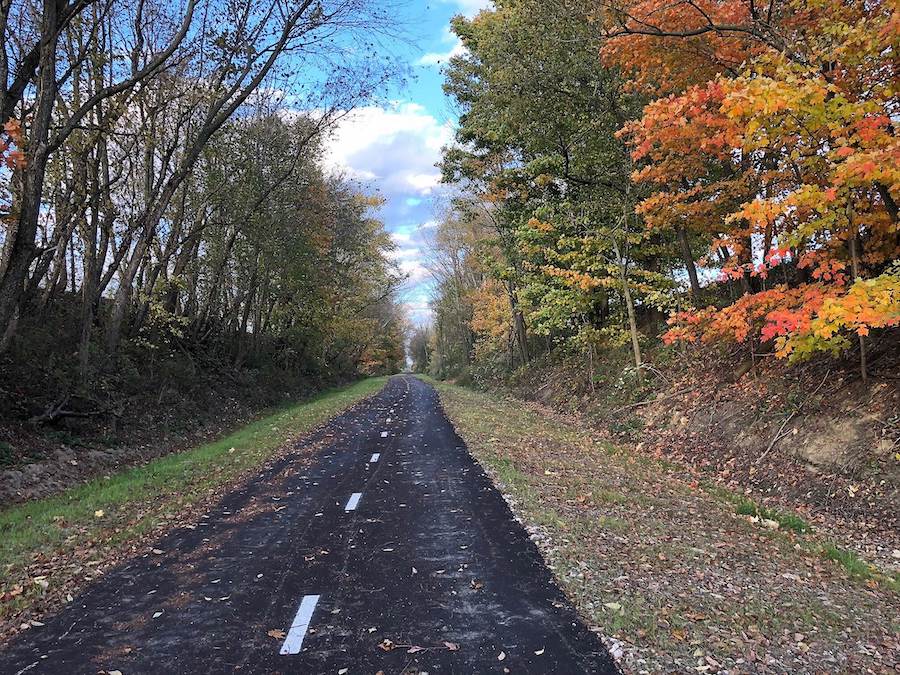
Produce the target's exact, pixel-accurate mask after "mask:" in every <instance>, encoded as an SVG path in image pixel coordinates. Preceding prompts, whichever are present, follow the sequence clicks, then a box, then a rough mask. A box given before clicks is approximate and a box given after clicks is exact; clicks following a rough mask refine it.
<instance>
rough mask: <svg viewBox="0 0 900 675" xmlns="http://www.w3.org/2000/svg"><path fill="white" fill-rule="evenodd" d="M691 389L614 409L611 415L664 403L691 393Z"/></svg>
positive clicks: (687, 388)
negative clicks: (669, 399)
mask: <svg viewBox="0 0 900 675" xmlns="http://www.w3.org/2000/svg"><path fill="white" fill-rule="evenodd" d="M692 389H693V387H685V388H684V389H679V390H678V391H673V392H672V393H671V394H666V395H665V396H659V397H657V398H651V399H650V400H649V401H638V402H637V403H631V404H629V405H626V406H622V407H621V408H616V409H615V410H613V411H612V414H613V415H618V414H619V413H620V412H625V411H626V410H630V409H631V408H640V407H641V406H642V405H650V404H651V403H656V402H657V401H665V400H666V399H667V398H672V397H673V396H679V395H680V394H686V393H687V392H689V391H691V390H692Z"/></svg>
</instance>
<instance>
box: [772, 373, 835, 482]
mask: <svg viewBox="0 0 900 675" xmlns="http://www.w3.org/2000/svg"><path fill="white" fill-rule="evenodd" d="M829 375H831V369H829V370H828V372H826V373H825V377H823V378H822V381H821V382H820V383H819V386H818V387H816V388H815V389H814V390H813V392H812V393H811V394H810V395H809V396H807V397H806V398H805V399H803V400H802V401H801V402H800V405H798V406H797V407H796V408H795V409H794V411H793V412H792V413H791V414H790V415H788V416H787V418H786V419H785V420H784V422H782V423H781V426H780V427H779V428H778V432H777V433H776V434H775V436H774V437H773V438H772V441H771V442H770V443H769V447H768V448H766V451H765V452H764V453H763V454H761V455H760V456H759V457H758V458H757V459H756V462H755V463H756V464H759V463H760V462H761V461H763V459H765V458H766V456H767V455H768V454H769V453H770V452H772V448H774V447H775V444H776V443H778V441H780V440H781V439H782V438H784V437H785V436H787V435H788V434H784V433H782V432H783V431H784V428H785V427H786V426H787V425H788V423H790V421H791V420H792V419H794V417H795V416H796V415H797V413H799V412H800V411H801V410H803V406H805V405H806V403H807V402H808V401H809V399H811V398H812V397H813V396H815V395H816V394H817V393H819V389H821V388H822V387H823V386H824V385H825V381H826V380H827V379H828V376H829Z"/></svg>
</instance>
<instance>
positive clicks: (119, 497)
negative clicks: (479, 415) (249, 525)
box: [0, 377, 387, 618]
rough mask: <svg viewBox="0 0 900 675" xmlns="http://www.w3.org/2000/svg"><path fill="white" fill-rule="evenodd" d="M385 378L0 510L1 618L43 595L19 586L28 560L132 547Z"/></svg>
mask: <svg viewBox="0 0 900 675" xmlns="http://www.w3.org/2000/svg"><path fill="white" fill-rule="evenodd" d="M386 380H387V378H383V377H381V378H370V379H366V380H361V381H359V382H356V383H354V384H352V385H349V386H347V387H342V388H337V389H330V390H327V391H325V392H322V393H321V394H318V395H316V396H314V397H312V398H309V399H306V400H304V401H302V402H299V403H293V404H288V405H286V406H283V407H280V408H276V409H275V410H274V411H273V412H271V413H270V414H268V415H266V416H264V417H261V418H260V419H258V420H256V421H255V422H252V423H250V424H248V425H246V426H244V427H242V428H240V429H237V430H235V431H233V432H231V433H229V434H227V435H225V436H223V437H222V438H220V439H218V440H215V441H212V442H210V443H206V444H204V445H201V446H199V447H196V448H193V449H191V450H187V451H184V452H179V453H173V454H170V455H166V456H165V457H161V458H159V459H155V460H153V461H151V462H148V463H147V464H145V465H143V466H137V467H134V468H131V469H128V470H126V471H123V472H121V473H118V474H114V475H111V476H106V477H100V478H95V479H94V480H91V481H90V482H88V483H85V484H83V485H79V486H76V487H73V488H71V489H69V490H67V491H65V492H62V493H60V494H58V495H54V496H51V497H47V498H44V499H38V500H35V501H32V502H28V503H25V504H20V505H17V506H13V507H10V508H8V509H6V510H4V511H0V571H2V572H3V579H4V582H5V583H4V584H3V586H6V582H8V583H9V584H10V585H9V586H8V587H7V588H4V587H2V586H0V618H4V617H8V616H10V614H13V613H16V612H18V611H20V610H21V609H23V608H24V607H26V606H27V605H28V604H29V596H30V595H32V594H34V593H35V592H40V591H41V590H42V588H43V585H42V584H37V585H36V586H35V587H32V586H31V585H29V584H26V585H25V588H24V589H23V588H22V587H21V586H22V584H21V577H22V574H23V572H24V571H25V570H26V569H27V568H28V567H29V565H30V564H32V563H33V562H34V561H35V560H39V559H49V558H51V557H53V556H62V557H65V556H66V554H71V553H74V552H75V551H76V550H77V549H79V548H84V547H86V546H91V545H92V542H98V544H94V545H95V546H96V547H97V548H98V551H97V553H98V555H102V553H103V551H102V549H103V547H104V546H106V547H108V546H110V545H113V544H114V545H116V546H122V545H125V544H128V543H130V542H132V541H133V540H135V539H137V538H139V537H140V536H141V535H142V534H144V533H147V532H150V531H153V530H154V529H155V528H156V527H158V526H159V525H160V524H161V523H163V522H164V521H166V520H169V519H172V518H174V517H176V516H177V514H178V513H180V512H182V511H184V510H185V509H186V508H187V507H189V506H190V505H192V504H195V503H196V502H199V501H201V500H203V499H205V498H208V497H209V496H211V495H212V494H214V492H215V491H216V490H217V489H219V488H222V487H224V486H226V485H227V484H228V483H230V482H231V481H233V480H235V479H236V478H238V477H239V476H241V475H243V474H244V473H246V472H248V471H250V470H252V469H254V468H256V467H259V466H262V465H263V464H264V463H265V462H266V460H267V459H269V458H270V457H271V456H272V454H273V452H274V451H275V450H276V449H278V448H279V447H282V446H283V445H285V444H286V443H288V442H289V441H290V440H291V439H292V438H295V437H297V436H298V435H300V434H302V433H304V432H306V431H309V430H310V429H312V428H313V427H315V426H317V425H318V424H321V423H322V422H325V421H327V420H329V419H331V418H332V417H334V416H335V415H337V414H338V413H340V412H341V411H343V410H345V409H346V408H349V407H350V406H352V405H353V404H355V403H357V402H358V401H360V400H361V399H363V398H365V397H366V396H369V395H371V394H374V393H376V392H377V391H379V390H380V389H381V388H382V387H383V386H384V383H385V382H386ZM17 586H18V590H16V587H17Z"/></svg>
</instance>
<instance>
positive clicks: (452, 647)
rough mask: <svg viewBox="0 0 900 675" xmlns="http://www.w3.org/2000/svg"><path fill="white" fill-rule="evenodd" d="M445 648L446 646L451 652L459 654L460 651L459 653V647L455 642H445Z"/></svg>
mask: <svg viewBox="0 0 900 675" xmlns="http://www.w3.org/2000/svg"><path fill="white" fill-rule="evenodd" d="M444 646H445V647H446V648H447V649H449V650H450V651H451V652H458V651H459V645H458V644H456V643H455V642H445V643H444Z"/></svg>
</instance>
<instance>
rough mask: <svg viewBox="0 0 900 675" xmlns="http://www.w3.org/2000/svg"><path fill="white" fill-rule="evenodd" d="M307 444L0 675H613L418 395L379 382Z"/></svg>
mask: <svg viewBox="0 0 900 675" xmlns="http://www.w3.org/2000/svg"><path fill="white" fill-rule="evenodd" d="M303 442H304V443H316V442H318V443H320V444H321V448H320V450H319V451H318V452H317V454H316V456H315V458H314V460H313V462H312V464H309V463H302V462H299V461H297V457H296V456H291V455H288V456H287V457H285V458H284V459H282V460H280V461H279V462H277V463H276V464H275V465H274V466H272V467H271V468H270V469H268V470H266V471H265V472H263V473H262V474H261V475H260V476H259V477H258V479H256V480H255V481H252V482H251V483H249V484H248V485H247V486H246V487H244V488H242V489H240V490H236V491H234V492H232V493H230V494H229V495H227V496H226V497H225V498H224V499H223V500H222V501H221V502H220V503H219V504H218V505H217V506H216V507H215V508H213V509H212V510H211V511H210V512H209V513H208V514H207V516H206V517H204V518H203V519H202V520H201V522H200V523H198V525H197V526H196V527H195V528H194V529H190V528H180V529H178V530H176V531H174V532H172V533H170V534H169V535H168V536H166V537H164V538H163V539H162V540H161V541H159V542H157V544H156V547H157V548H158V549H159V550H161V551H163V552H162V553H161V554H148V555H147V556H146V557H144V558H139V559H137V560H135V561H132V562H130V563H128V564H126V565H124V566H122V567H121V568H120V569H118V570H116V571H114V572H111V573H109V574H107V575H106V576H104V578H103V579H102V580H101V581H99V582H97V583H96V584H94V585H93V586H91V587H90V588H89V589H88V590H87V591H86V592H85V593H83V594H82V595H81V596H80V597H78V598H76V599H75V602H73V603H71V604H70V605H69V606H67V607H66V609H64V610H63V611H62V612H61V613H60V614H59V615H57V616H56V617H54V618H53V619H50V620H48V621H47V623H46V626H45V627H43V628H35V629H33V630H30V631H28V632H27V633H24V634H23V635H22V636H21V637H20V638H19V639H18V640H17V641H15V642H13V643H12V644H10V645H8V646H7V648H6V649H5V650H4V651H0V673H19V672H27V673H92V674H95V673H98V672H103V671H114V670H119V671H121V672H122V673H123V674H124V675H132V674H133V673H154V674H155V673H192V674H194V673H231V672H246V673H345V672H346V673H347V674H348V675H349V674H352V673H366V674H368V675H372V674H373V673H376V672H378V671H383V672H384V674H385V675H390V674H392V673H420V672H422V671H427V672H428V673H430V674H431V675H440V674H442V673H460V674H466V675H468V674H470V673H495V672H496V673H503V672H511V673H559V674H564V673H614V672H615V670H614V668H613V666H612V665H611V661H610V658H609V656H608V654H607V652H606V651H605V649H604V648H603V645H602V643H601V642H600V641H599V640H598V639H597V637H596V636H595V635H594V634H593V633H591V632H590V631H588V630H587V628H586V627H585V626H584V625H583V624H582V623H581V622H580V621H579V619H578V618H577V616H576V614H575V612H574V610H573V609H572V607H571V605H570V604H569V603H568V602H567V601H566V599H565V598H564V596H563V594H562V593H561V592H560V591H559V589H558V588H557V587H556V586H555V585H554V583H553V581H552V578H551V575H550V572H549V571H548V570H547V568H546V567H545V566H544V564H543V561H542V560H541V558H540V555H539V554H538V551H537V549H536V547H535V546H534V544H533V543H532V542H531V541H530V540H529V538H528V536H527V534H526V532H525V531H524V530H523V528H522V526H521V525H520V524H518V523H517V522H516V521H515V520H514V519H513V517H512V514H511V513H510V511H509V509H508V507H507V506H506V504H505V502H504V501H503V499H502V497H501V496H500V494H499V493H498V492H497V490H496V489H495V488H494V487H493V486H492V484H491V482H490V480H489V479H488V478H487V477H486V476H485V475H484V473H483V472H482V471H481V469H480V468H479V466H478V465H477V464H476V463H475V462H474V461H473V459H472V458H471V456H470V455H469V453H468V451H467V450H466V448H465V445H464V444H463V442H462V440H461V439H460V438H459V436H457V434H456V432H455V431H454V430H453V427H452V426H451V425H450V423H449V421H448V420H447V418H446V417H445V416H444V413H443V411H442V410H441V407H440V403H439V400H438V397H437V394H436V393H435V391H434V390H433V389H432V388H431V387H430V386H428V385H427V384H424V383H422V382H421V381H419V380H417V379H415V378H412V377H405V376H401V377H395V378H392V379H391V380H390V382H389V383H388V384H387V386H386V387H385V388H384V389H383V390H382V391H381V393H379V394H378V395H377V396H375V397H373V398H370V399H368V400H367V401H365V402H363V403H361V404H359V405H357V406H356V407H354V408H352V409H351V410H349V411H348V412H346V413H344V414H343V415H340V416H339V417H337V418H335V419H334V420H333V421H332V422H331V423H330V424H329V425H327V426H326V427H324V428H323V429H322V430H320V431H319V432H317V433H316V434H314V435H313V436H312V437H310V438H308V439H305V440H304V441H303ZM270 631H273V632H272V634H271V635H270ZM385 640H388V641H389V642H384V641H385ZM391 644H392V645H394V647H393V649H389V650H387V651H386V650H385V649H384V648H383V647H382V646H380V645H384V646H390V645H391ZM401 645H402V646H401ZM411 646H412V648H411ZM420 647H421V648H422V649H421V650H420V649H418V648H420ZM344 669H346V670H344Z"/></svg>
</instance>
